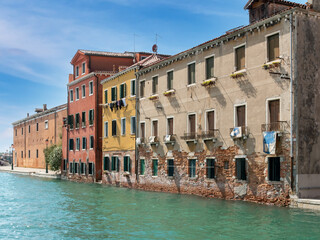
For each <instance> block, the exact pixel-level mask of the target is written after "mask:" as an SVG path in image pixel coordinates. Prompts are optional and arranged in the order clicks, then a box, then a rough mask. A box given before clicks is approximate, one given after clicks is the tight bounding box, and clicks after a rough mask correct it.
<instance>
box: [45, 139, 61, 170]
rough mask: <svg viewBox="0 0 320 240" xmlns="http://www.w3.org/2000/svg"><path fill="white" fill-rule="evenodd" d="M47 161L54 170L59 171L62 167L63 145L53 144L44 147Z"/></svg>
mask: <svg viewBox="0 0 320 240" xmlns="http://www.w3.org/2000/svg"><path fill="white" fill-rule="evenodd" d="M44 155H45V161H46V163H47V164H48V165H49V166H50V169H51V170H53V171H58V170H59V169H60V167H61V160H62V147H61V146H57V145H51V146H50V147H47V148H46V149H44Z"/></svg>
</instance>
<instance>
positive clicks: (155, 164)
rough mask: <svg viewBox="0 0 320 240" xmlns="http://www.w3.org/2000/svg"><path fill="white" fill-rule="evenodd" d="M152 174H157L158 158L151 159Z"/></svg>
mask: <svg viewBox="0 0 320 240" xmlns="http://www.w3.org/2000/svg"><path fill="white" fill-rule="evenodd" d="M152 176H158V159H153V160H152Z"/></svg>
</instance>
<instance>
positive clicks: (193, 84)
mask: <svg viewBox="0 0 320 240" xmlns="http://www.w3.org/2000/svg"><path fill="white" fill-rule="evenodd" d="M191 64H194V83H191V84H189V65H191ZM196 67H197V61H192V62H189V63H187V87H192V86H195V85H196V83H197V79H196Z"/></svg>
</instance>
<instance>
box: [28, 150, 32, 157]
mask: <svg viewBox="0 0 320 240" xmlns="http://www.w3.org/2000/svg"><path fill="white" fill-rule="evenodd" d="M30 155H31V154H30V150H29V151H28V158H30Z"/></svg>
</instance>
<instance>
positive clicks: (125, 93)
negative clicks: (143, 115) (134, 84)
mask: <svg viewBox="0 0 320 240" xmlns="http://www.w3.org/2000/svg"><path fill="white" fill-rule="evenodd" d="M123 88H124V89H123V97H124V98H125V97H126V96H127V84H126V83H125V84H123Z"/></svg>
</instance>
